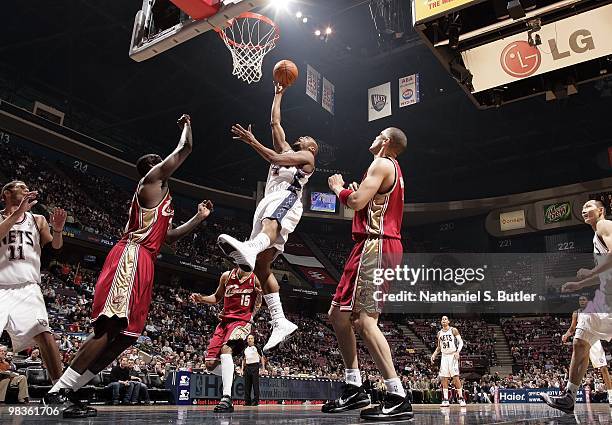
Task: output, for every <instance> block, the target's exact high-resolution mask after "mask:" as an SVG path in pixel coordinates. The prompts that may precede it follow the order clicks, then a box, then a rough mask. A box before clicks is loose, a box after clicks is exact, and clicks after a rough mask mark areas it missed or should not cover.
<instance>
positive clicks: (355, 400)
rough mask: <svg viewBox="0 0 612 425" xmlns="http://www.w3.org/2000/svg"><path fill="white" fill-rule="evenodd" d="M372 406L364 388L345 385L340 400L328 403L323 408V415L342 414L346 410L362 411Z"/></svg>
mask: <svg viewBox="0 0 612 425" xmlns="http://www.w3.org/2000/svg"><path fill="white" fill-rule="evenodd" d="M369 405H370V398H369V397H368V395H367V394H366V392H365V390H364V389H363V387H358V386H356V385H351V384H344V388H343V389H342V395H341V396H340V398H338V399H336V400H332V401H328V402H327V403H325V404H324V405H323V407H321V411H322V412H323V413H340V412H344V411H346V410H353V409H361V408H362V407H366V406H369Z"/></svg>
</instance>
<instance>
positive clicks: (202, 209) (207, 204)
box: [198, 199, 213, 220]
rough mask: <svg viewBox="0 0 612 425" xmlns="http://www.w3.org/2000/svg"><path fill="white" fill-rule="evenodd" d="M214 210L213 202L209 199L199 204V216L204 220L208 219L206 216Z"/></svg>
mask: <svg viewBox="0 0 612 425" xmlns="http://www.w3.org/2000/svg"><path fill="white" fill-rule="evenodd" d="M212 211H213V203H212V202H211V201H209V200H208V199H205V200H204V201H202V202H200V203H199V204H198V216H199V217H200V218H201V219H202V220H206V218H207V217H208V216H209V215H210V213H211V212H212Z"/></svg>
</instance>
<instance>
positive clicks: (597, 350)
mask: <svg viewBox="0 0 612 425" xmlns="http://www.w3.org/2000/svg"><path fill="white" fill-rule="evenodd" d="M589 358H590V359H591V364H592V365H593V367H594V368H595V369H599V368H600V367H604V366H607V365H608V361H607V360H606V352H605V351H604V349H603V347H602V345H601V341H597V342H595V344H593V345H591V350H590V351H589Z"/></svg>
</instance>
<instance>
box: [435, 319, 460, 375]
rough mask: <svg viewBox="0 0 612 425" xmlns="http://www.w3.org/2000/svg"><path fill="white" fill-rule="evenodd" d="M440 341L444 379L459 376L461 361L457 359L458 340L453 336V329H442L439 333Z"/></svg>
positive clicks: (441, 372) (441, 366)
mask: <svg viewBox="0 0 612 425" xmlns="http://www.w3.org/2000/svg"><path fill="white" fill-rule="evenodd" d="M438 341H439V343H440V351H441V352H442V356H441V357H440V373H439V376H440V377H442V378H452V377H453V376H457V375H459V360H458V359H456V358H455V353H456V352H457V340H456V338H455V335H453V328H452V327H449V328H448V330H446V331H445V330H444V329H441V330H440V331H439V332H438Z"/></svg>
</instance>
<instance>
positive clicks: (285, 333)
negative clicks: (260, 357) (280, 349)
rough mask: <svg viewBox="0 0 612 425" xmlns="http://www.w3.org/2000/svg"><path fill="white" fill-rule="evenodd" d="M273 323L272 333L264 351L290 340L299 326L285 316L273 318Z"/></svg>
mask: <svg viewBox="0 0 612 425" xmlns="http://www.w3.org/2000/svg"><path fill="white" fill-rule="evenodd" d="M271 323H272V334H271V335H270V338H269V339H268V342H266V345H264V348H263V350H264V351H270V350H271V349H273V348H274V347H276V346H277V345H278V344H280V343H281V342H284V341H286V340H288V339H289V337H290V336H291V335H292V334H293V333H294V332H295V331H297V328H298V327H297V325H296V324H295V323H293V322H290V321H289V320H287V319H285V318H283V319H276V320H273V321H272V322H271Z"/></svg>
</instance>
